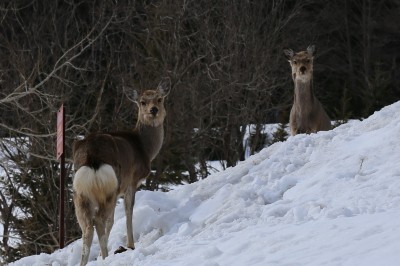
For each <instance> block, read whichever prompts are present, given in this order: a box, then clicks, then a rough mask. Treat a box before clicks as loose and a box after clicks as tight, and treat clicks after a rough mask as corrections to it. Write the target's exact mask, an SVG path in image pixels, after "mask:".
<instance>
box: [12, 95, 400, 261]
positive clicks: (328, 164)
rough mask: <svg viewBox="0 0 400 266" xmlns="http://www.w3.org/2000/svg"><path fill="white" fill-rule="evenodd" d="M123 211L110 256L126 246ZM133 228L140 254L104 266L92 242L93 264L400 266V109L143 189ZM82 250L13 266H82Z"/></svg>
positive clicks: (125, 255) (74, 246)
mask: <svg viewBox="0 0 400 266" xmlns="http://www.w3.org/2000/svg"><path fill="white" fill-rule="evenodd" d="M121 205H122V204H120V205H119V206H117V212H116V216H115V221H116V222H115V225H114V228H113V231H112V232H111V237H110V242H109V248H110V249H111V250H115V249H116V248H117V247H118V246H119V245H123V244H124V242H125V220H124V217H123V208H122V206H121ZM133 224H134V230H135V239H136V250H134V251H127V252H125V253H122V254H118V255H110V256H109V257H108V258H107V259H106V260H105V261H103V263H102V264H98V262H99V261H101V259H99V258H97V257H98V254H99V247H98V242H97V239H96V237H95V240H94V244H93V246H92V249H91V257H90V260H91V262H90V263H89V265H135V266H139V265H147V266H150V265H151V266H155V265H163V266H167V265H168V266H188V265H207V266H223V265H229V266H232V265H237V266H244V265H246V266H248V265H260V266H261V265H263V266H264V265H363V266H366V265H374V266H375V265H385V266H390V265H400V102H397V103H395V104H393V105H391V106H388V107H386V108H384V109H382V110H381V111H379V112H376V113H375V114H374V115H372V116H371V117H369V118H368V119H366V120H364V121H362V122H361V121H352V122H350V123H348V124H345V125H342V126H340V127H338V128H336V129H334V130H332V131H328V132H319V133H318V134H312V135H298V136H295V137H290V138H289V139H288V140H287V141H286V142H283V143H276V144H274V145H272V146H270V147H269V148H267V149H264V150H262V151H261V152H260V153H259V154H257V155H255V156H252V157H250V158H249V159H247V160H246V161H244V162H242V163H240V164H239V165H238V166H236V167H233V168H229V169H227V170H226V171H224V172H220V173H216V174H213V175H212V176H210V177H209V178H207V179H206V180H203V181H201V182H197V183H195V184H191V185H185V186H182V187H180V188H178V189H176V190H174V191H171V192H168V193H161V192H148V191H142V192H139V193H138V194H137V196H136V205H135V209H134V221H133ZM81 244H82V242H81V240H78V241H76V242H74V243H72V244H70V245H69V246H68V247H66V248H64V249H63V250H59V251H57V252H55V253H53V254H41V255H37V256H31V257H26V258H24V259H22V260H20V261H17V262H15V263H14V264H12V265H29V266H31V265H77V264H78V263H79V259H80V252H81ZM96 259H97V262H96Z"/></svg>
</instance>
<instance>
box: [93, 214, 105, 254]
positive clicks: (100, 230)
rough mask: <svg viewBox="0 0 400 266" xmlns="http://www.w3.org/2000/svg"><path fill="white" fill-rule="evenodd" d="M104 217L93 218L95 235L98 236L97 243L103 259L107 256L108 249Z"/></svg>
mask: <svg viewBox="0 0 400 266" xmlns="http://www.w3.org/2000/svg"><path fill="white" fill-rule="evenodd" d="M103 218H104V217H98V218H96V220H95V227H96V232H97V236H98V238H99V244H100V251H101V257H102V258H103V259H105V258H106V257H107V256H108V250H107V234H106V227H105V222H104V221H105V219H104V220H103Z"/></svg>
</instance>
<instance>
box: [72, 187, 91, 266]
mask: <svg viewBox="0 0 400 266" xmlns="http://www.w3.org/2000/svg"><path fill="white" fill-rule="evenodd" d="M74 204H75V207H76V208H75V213H76V217H77V219H78V223H79V226H80V227H81V230H82V242H83V244H82V256H81V266H83V265H86V264H87V262H88V260H89V254H90V247H91V246H92V241H93V231H94V229H93V220H92V216H93V215H92V214H93V212H92V208H91V206H90V202H89V200H88V199H87V198H85V197H82V196H81V195H74Z"/></svg>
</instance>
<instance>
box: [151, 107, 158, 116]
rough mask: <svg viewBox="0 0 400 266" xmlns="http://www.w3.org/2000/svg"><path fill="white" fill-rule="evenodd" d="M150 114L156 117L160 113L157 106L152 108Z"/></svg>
mask: <svg viewBox="0 0 400 266" xmlns="http://www.w3.org/2000/svg"><path fill="white" fill-rule="evenodd" d="M150 113H151V114H152V115H156V114H157V113H158V108H157V107H155V106H153V107H151V109H150Z"/></svg>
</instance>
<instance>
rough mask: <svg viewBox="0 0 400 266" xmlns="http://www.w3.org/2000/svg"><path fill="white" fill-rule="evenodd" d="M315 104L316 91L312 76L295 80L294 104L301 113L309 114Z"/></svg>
mask: <svg viewBox="0 0 400 266" xmlns="http://www.w3.org/2000/svg"><path fill="white" fill-rule="evenodd" d="M313 104H314V92H313V82H312V78H311V79H310V80H306V81H303V80H301V79H296V80H295V81H294V106H295V108H296V110H297V111H298V113H299V114H300V115H306V114H309V113H310V112H311V110H312V107H313Z"/></svg>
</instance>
